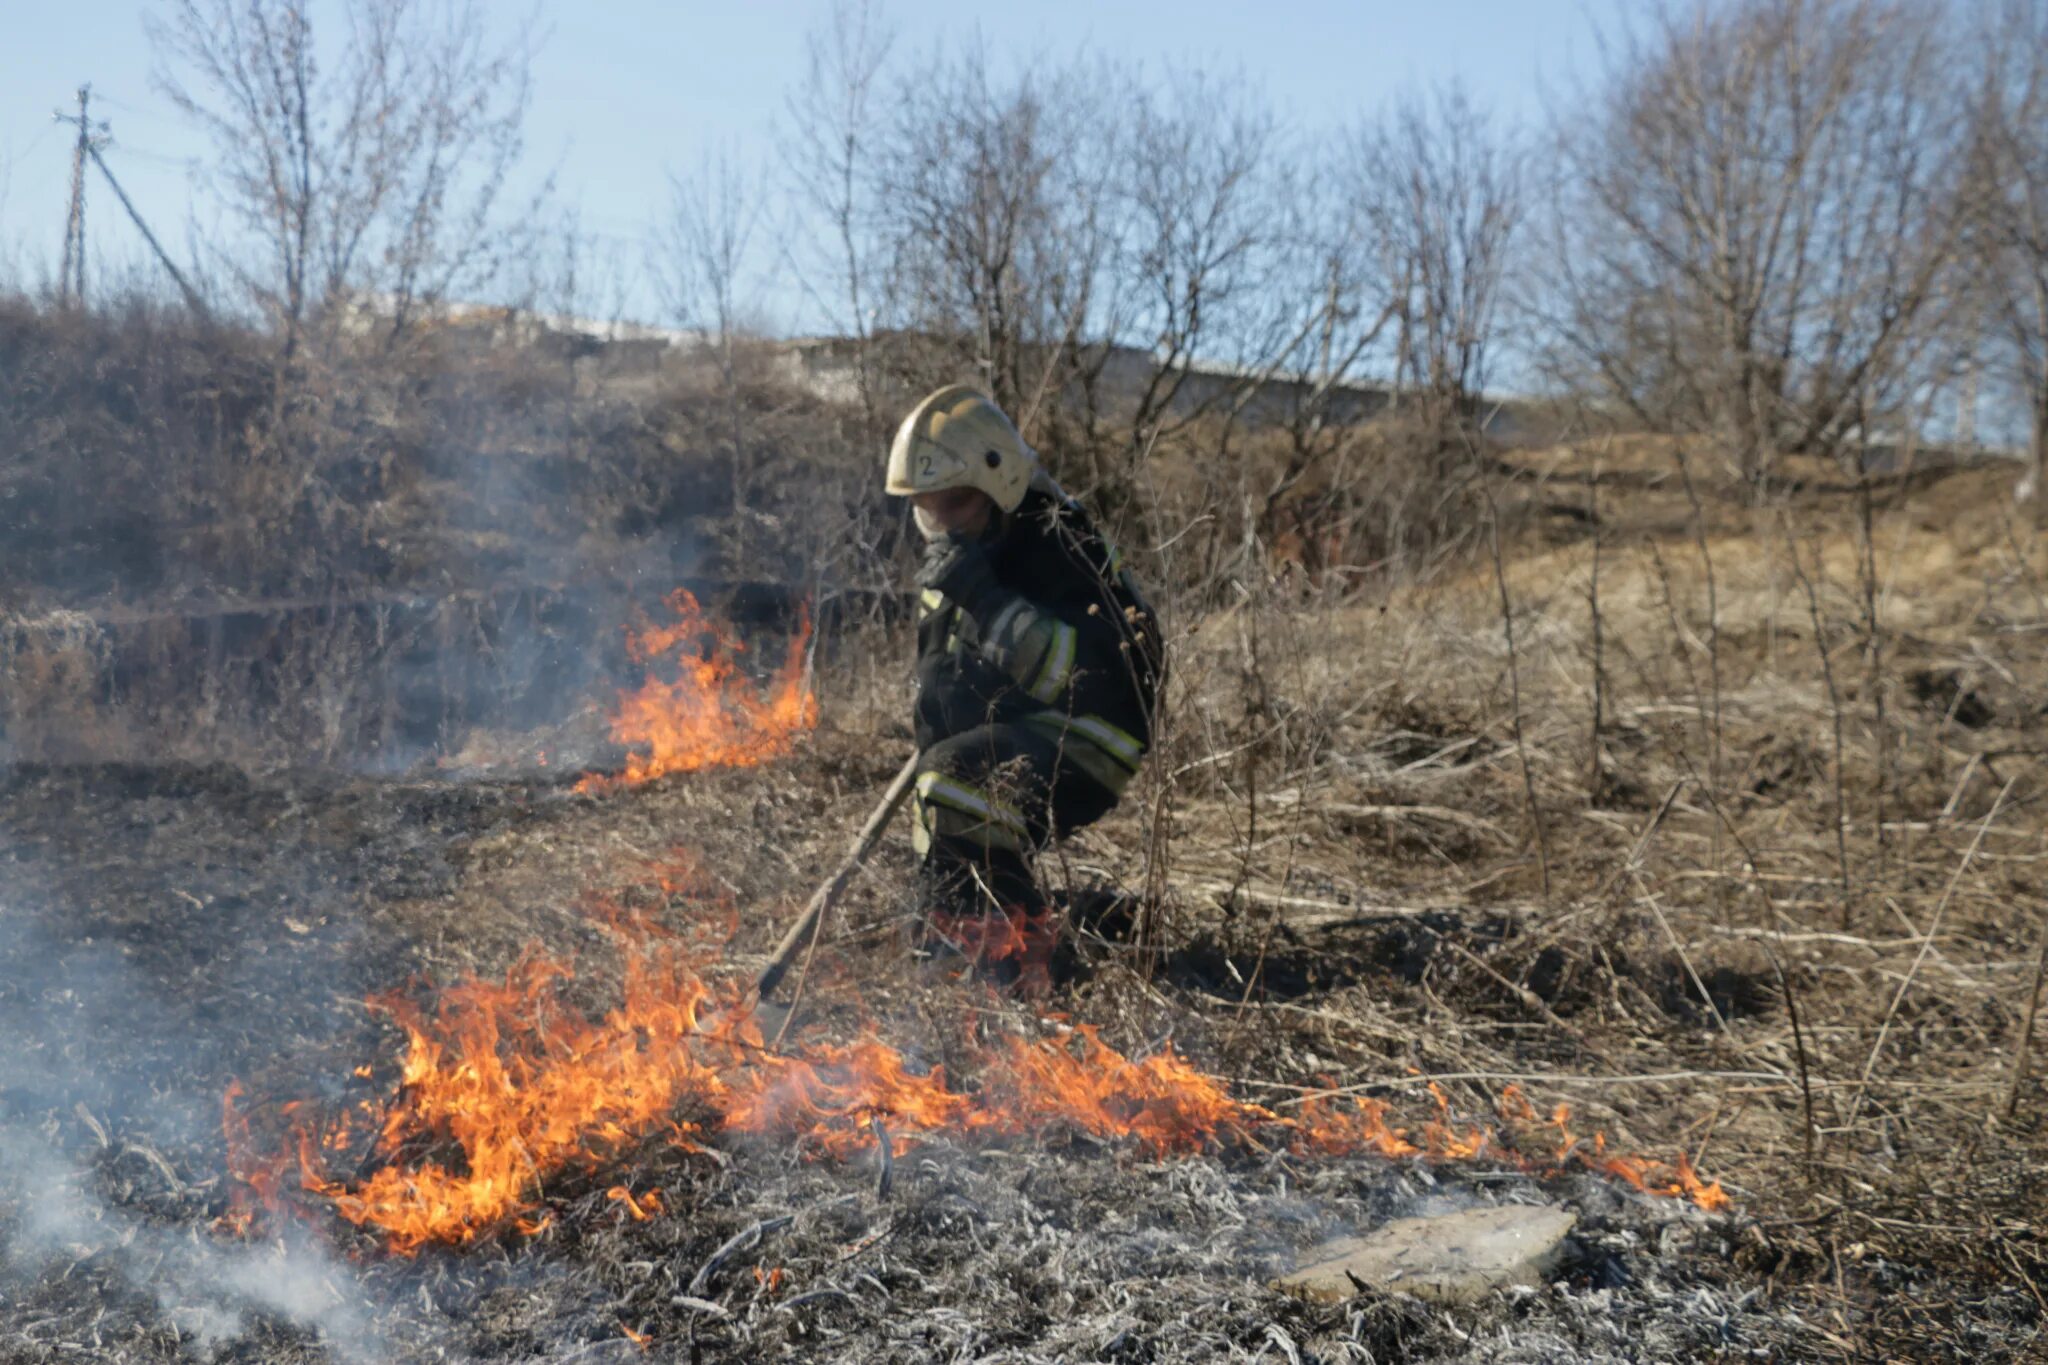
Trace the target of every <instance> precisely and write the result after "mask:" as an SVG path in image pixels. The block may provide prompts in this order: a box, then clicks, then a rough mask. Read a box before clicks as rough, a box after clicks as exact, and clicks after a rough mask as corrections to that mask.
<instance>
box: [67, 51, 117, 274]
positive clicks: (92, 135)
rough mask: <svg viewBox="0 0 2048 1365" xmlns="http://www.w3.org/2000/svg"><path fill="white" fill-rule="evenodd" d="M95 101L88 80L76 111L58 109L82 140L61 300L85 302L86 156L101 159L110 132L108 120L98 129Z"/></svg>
mask: <svg viewBox="0 0 2048 1365" xmlns="http://www.w3.org/2000/svg"><path fill="white" fill-rule="evenodd" d="M91 103H92V83H91V82H89V81H88V82H87V83H86V84H84V85H81V86H79V87H78V112H77V113H76V114H67V113H65V112H64V111H63V110H62V109H59V110H57V112H56V119H57V122H59V123H74V124H76V125H78V141H77V143H76V144H75V145H74V146H73V147H72V149H71V208H70V212H68V213H67V214H66V215H65V217H64V261H63V265H62V266H61V267H60V268H59V269H58V271H57V301H58V302H59V303H71V304H83V303H84V302H85V159H86V158H87V157H88V156H90V157H93V158H94V159H95V160H97V159H98V156H99V148H100V146H101V145H102V144H104V143H105V141H106V134H107V125H106V123H105V122H104V121H102V122H101V123H100V125H99V129H98V131H97V132H95V131H94V129H93V123H92V114H91V109H90V106H91Z"/></svg>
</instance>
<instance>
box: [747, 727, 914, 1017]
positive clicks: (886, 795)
mask: <svg viewBox="0 0 2048 1365" xmlns="http://www.w3.org/2000/svg"><path fill="white" fill-rule="evenodd" d="M917 759H918V755H916V754H914V753H913V754H912V755H911V756H910V757H909V759H907V760H906V761H905V762H904V764H903V770H902V771H901V772H899V773H897V774H896V777H895V779H894V780H893V781H891V782H890V783H889V788H888V790H887V791H885V792H883V793H882V799H881V800H880V801H879V802H877V803H876V805H875V808H874V810H873V811H872V812H871V813H870V814H869V815H868V818H867V823H866V824H864V825H862V826H861V827H860V833H859V834H857V835H855V836H854V840H853V847H852V848H850V849H848V850H847V853H846V857H845V858H844V859H843V860H842V861H841V862H840V864H839V868H838V870H837V871H835V872H834V873H833V874H832V875H831V876H830V877H828V878H826V879H825V882H824V884H823V885H822V886H820V887H819V888H818V889H817V891H816V892H814V893H813V894H812V896H811V902H810V904H809V905H806V906H805V907H804V912H803V914H801V915H799V916H797V920H796V923H794V924H792V925H790V926H789V932H788V933H786V934H784V935H783V936H782V942H781V943H779V944H777V945H776V947H775V953H774V955H773V956H772V957H770V958H769V959H768V965H767V966H766V967H765V968H763V969H762V971H761V979H760V980H759V982H757V983H756V985H755V988H754V1014H755V1018H757V1019H758V1020H759V1021H760V1023H761V1033H762V1036H763V1037H767V1038H771V1039H779V1038H780V1037H781V1036H782V1033H783V1031H784V1030H785V1029H786V1028H787V1027H788V1025H789V1011H790V1009H791V1007H790V1006H787V1005H780V1004H777V1003H776V1002H775V1001H773V1000H771V999H769V998H768V997H769V996H770V994H772V993H773V992H774V990H775V988H776V987H777V986H778V985H780V984H782V978H783V977H784V975H786V974H787V973H788V971H789V967H790V964H791V963H792V962H794V961H795V960H796V955H797V953H798V952H799V951H800V950H802V949H803V948H804V947H806V946H807V945H808V944H810V943H814V942H816V941H817V937H818V932H819V928H820V926H821V925H823V923H824V921H825V912H826V911H827V910H830V909H831V908H832V906H833V905H834V904H835V903H836V902H837V901H838V900H839V898H840V897H841V896H842V895H844V894H845V893H846V887H847V884H848V883H849V882H851V881H852V880H853V874H854V873H855V872H858V871H859V870H860V866H861V864H862V863H864V862H866V861H867V860H868V854H870V853H872V852H873V851H874V847H875V845H876V844H877V843H879V842H881V838H882V831H884V830H885V829H887V828H888V827H889V820H890V818H891V817H892V816H894V815H895V814H896V810H897V808H898V807H899V806H901V805H902V804H903V801H904V798H906V797H908V796H909V795H910V788H911V786H912V785H913V784H914V783H916V781H917Z"/></svg>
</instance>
